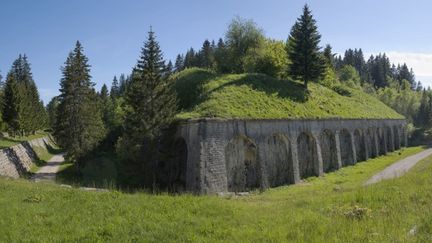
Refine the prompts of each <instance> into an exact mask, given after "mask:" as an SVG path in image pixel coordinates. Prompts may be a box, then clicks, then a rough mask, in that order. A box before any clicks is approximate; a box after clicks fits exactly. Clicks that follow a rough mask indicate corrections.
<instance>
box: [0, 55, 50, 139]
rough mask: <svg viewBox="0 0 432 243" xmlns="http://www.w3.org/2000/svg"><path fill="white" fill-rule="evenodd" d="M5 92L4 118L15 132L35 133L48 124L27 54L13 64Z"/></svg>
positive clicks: (22, 133) (23, 133)
mask: <svg viewBox="0 0 432 243" xmlns="http://www.w3.org/2000/svg"><path fill="white" fill-rule="evenodd" d="M4 94H5V96H4V106H3V119H4V121H5V122H6V123H7V124H8V125H9V128H10V130H11V131H12V132H13V133H14V134H15V133H17V132H19V133H20V134H21V135H25V134H28V133H30V132H33V133H34V132H35V131H36V130H39V129H42V128H44V127H45V126H46V122H47V117H46V112H45V109H44V107H43V103H42V102H41V100H40V98H39V92H38V90H37V87H36V84H35V82H34V80H33V75H32V73H31V68H30V63H29V62H28V59H27V56H26V55H19V57H18V58H17V59H16V60H15V61H14V63H13V64H12V68H11V70H10V72H9V73H8V75H7V78H6V85H5V93H4Z"/></svg>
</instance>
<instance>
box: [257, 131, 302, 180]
mask: <svg viewBox="0 0 432 243" xmlns="http://www.w3.org/2000/svg"><path fill="white" fill-rule="evenodd" d="M262 151H263V152H264V153H265V156H266V160H265V161H264V164H265V170H266V177H267V181H268V184H269V186H270V187H276V186H281V185H286V184H290V183H294V178H293V175H294V173H293V168H292V165H293V159H292V151H291V146H290V142H289V140H288V138H287V137H285V136H284V135H282V134H273V135H272V136H270V137H268V138H267V139H266V140H265V143H264V144H263V150H262Z"/></svg>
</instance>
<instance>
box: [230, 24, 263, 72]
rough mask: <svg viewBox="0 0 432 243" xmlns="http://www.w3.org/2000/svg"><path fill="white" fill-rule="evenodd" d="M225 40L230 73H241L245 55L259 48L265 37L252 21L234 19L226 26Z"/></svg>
mask: <svg viewBox="0 0 432 243" xmlns="http://www.w3.org/2000/svg"><path fill="white" fill-rule="evenodd" d="M225 39H226V41H225V43H226V46H227V48H228V51H229V52H228V53H229V56H228V57H229V64H230V65H231V72H234V73H243V72H244V71H245V66H244V62H245V58H246V56H247V54H249V53H250V52H254V51H256V49H259V48H261V47H262V45H263V42H264V39H265V37H264V34H263V31H262V29H260V28H259V27H258V26H257V24H256V23H255V22H254V21H252V20H245V19H242V18H240V17H236V18H234V19H233V20H232V22H231V24H230V25H229V26H228V30H227V32H226V34H225Z"/></svg>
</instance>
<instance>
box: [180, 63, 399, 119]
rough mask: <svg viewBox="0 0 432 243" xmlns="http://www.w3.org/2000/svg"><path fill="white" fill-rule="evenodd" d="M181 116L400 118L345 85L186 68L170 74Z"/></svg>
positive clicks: (377, 101)
mask: <svg viewBox="0 0 432 243" xmlns="http://www.w3.org/2000/svg"><path fill="white" fill-rule="evenodd" d="M174 79H175V81H176V86H175V87H176V90H177V93H178V96H179V97H178V98H179V105H180V108H181V109H182V113H181V114H179V115H178V117H179V118H181V119H191V118H211V117H218V118H249V119H283V118H288V119H296V118H299V119H302V118H403V116H402V115H400V114H398V113H397V112H395V111H394V110H392V109H391V108H389V107H388V106H386V105H385V104H384V103H382V102H381V101H379V100H378V99H376V98H375V97H372V96H370V95H368V94H366V93H364V92H362V91H359V90H355V89H351V88H348V87H345V86H338V88H335V89H334V90H333V89H329V88H327V87H324V86H322V85H320V84H317V83H310V85H309V92H305V90H304V89H303V87H302V85H301V84H300V83H297V82H294V81H290V80H278V79H275V78H272V77H269V76H267V75H264V74H225V75H217V74H214V73H213V72H211V71H208V70H204V69H197V68H192V69H187V70H184V71H182V72H180V73H178V74H177V75H176V76H175V77H174Z"/></svg>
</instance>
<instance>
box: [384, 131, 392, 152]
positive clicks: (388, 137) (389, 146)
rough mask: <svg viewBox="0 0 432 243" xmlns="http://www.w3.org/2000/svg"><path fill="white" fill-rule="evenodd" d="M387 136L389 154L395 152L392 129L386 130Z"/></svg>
mask: <svg viewBox="0 0 432 243" xmlns="http://www.w3.org/2000/svg"><path fill="white" fill-rule="evenodd" d="M385 136H386V142H387V151H388V152H392V151H394V146H393V134H392V129H391V128H390V127H386V128H385Z"/></svg>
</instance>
